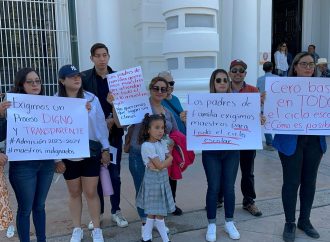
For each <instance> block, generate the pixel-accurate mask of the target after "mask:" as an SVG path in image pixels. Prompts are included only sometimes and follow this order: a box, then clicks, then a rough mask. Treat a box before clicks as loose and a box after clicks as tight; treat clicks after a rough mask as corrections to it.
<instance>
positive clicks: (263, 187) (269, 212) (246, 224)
mask: <svg viewBox="0 0 330 242" xmlns="http://www.w3.org/2000/svg"><path fill="white" fill-rule="evenodd" d="M328 141H330V139H329V140H328ZM329 143H330V142H328V144H329ZM55 179H56V176H55V177H54V180H55ZM239 181H240V174H238V177H237V182H236V210H235V221H236V222H237V224H236V225H237V227H238V230H239V232H240V233H241V239H240V241H243V242H250V241H251V242H252V241H253V242H268V241H269V242H276V241H282V239H281V234H282V230H283V223H284V222H283V221H284V215H283V208H282V203H281V197H280V191H281V185H282V168H281V165H280V161H279V159H278V155H277V152H272V151H264V150H261V151H258V153H257V157H256V162H255V181H256V192H257V200H256V204H257V205H258V207H259V208H260V209H261V210H262V212H263V216H262V217H260V218H255V217H253V216H251V215H250V214H248V213H247V212H246V211H245V210H243V209H242V208H241V207H242V206H241V201H242V195H241V191H240V185H239ZM177 194H178V195H177V204H178V206H179V207H181V208H182V209H183V210H184V215H183V216H180V217H176V216H169V217H168V218H167V225H168V227H169V228H170V233H171V239H172V242H181V241H191V242H195V241H196V242H197V241H198V242H200V241H205V232H206V227H207V219H206V213H205V210H204V206H205V194H206V178H205V174H204V171H203V167H202V164H201V156H200V155H197V157H196V160H195V163H194V165H193V166H192V167H190V168H189V169H188V170H187V171H186V173H185V174H184V179H183V180H182V181H180V182H179V183H178V192H177ZM134 196H135V191H134V186H133V181H132V178H131V175H130V173H129V171H128V161H127V156H124V157H123V161H122V202H121V208H122V211H123V214H124V215H125V216H126V218H127V219H128V221H129V226H128V227H127V228H118V227H116V226H115V225H114V224H113V223H112V222H111V221H110V217H109V213H110V202H109V200H108V201H106V214H107V215H108V216H105V219H104V221H103V231H104V235H105V240H106V241H113V242H117V241H120V242H126V241H127V242H137V241H139V239H140V222H139V221H138V216H137V212H136V210H135V206H134V200H135V199H134ZM67 198H68V195H67V189H66V186H65V182H64V180H63V178H62V177H61V178H60V179H59V181H58V182H57V183H54V184H53V185H52V187H51V190H50V193H49V196H48V200H47V236H48V240H47V241H49V242H53V241H54V242H55V241H69V240H70V234H71V231H72V223H71V220H70V215H69V210H68V205H67V200H68V199H67ZM11 199H12V204H15V199H14V196H13V195H12V197H11ZM13 207H15V206H13ZM297 208H298V209H299V205H298V206H297ZM329 216H330V155H329V153H327V154H326V155H325V156H324V158H323V160H322V163H321V166H320V169H319V174H318V180H317V193H316V196H315V201H314V208H313V211H312V218H311V219H312V222H313V224H314V225H315V227H316V228H317V229H318V230H319V232H320V234H321V238H320V239H318V240H313V239H310V238H309V237H307V236H306V235H305V234H303V233H302V232H301V231H299V230H297V239H296V241H297V242H307V241H322V242H323V241H324V242H325V241H327V242H329V241H330V223H329ZM217 217H218V222H217V225H218V226H217V237H218V240H217V241H231V239H229V238H228V236H227V235H226V234H225V232H224V230H223V223H224V213H223V209H222V208H221V209H219V210H218V215H217ZM82 221H83V223H84V230H85V239H84V240H83V241H85V242H87V241H92V239H91V237H90V233H89V232H88V230H87V228H86V225H87V224H88V222H89V216H88V213H87V210H86V204H85V206H84V211H83V219H82ZM31 235H32V238H33V239H35V237H34V231H33V226H32V228H31ZM154 238H155V239H154V241H155V242H160V241H161V240H160V239H159V236H158V234H157V233H156V232H155V233H154ZM0 241H13V242H14V241H18V239H17V236H15V237H14V238H12V239H7V238H6V237H4V232H0ZM34 241H36V240H34Z"/></svg>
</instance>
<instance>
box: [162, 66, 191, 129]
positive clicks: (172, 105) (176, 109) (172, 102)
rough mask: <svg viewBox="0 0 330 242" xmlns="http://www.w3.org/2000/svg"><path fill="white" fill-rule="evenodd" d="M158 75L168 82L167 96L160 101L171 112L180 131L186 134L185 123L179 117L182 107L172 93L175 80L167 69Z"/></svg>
mask: <svg viewBox="0 0 330 242" xmlns="http://www.w3.org/2000/svg"><path fill="white" fill-rule="evenodd" d="M158 76H159V77H163V78H164V79H165V80H166V81H167V82H168V84H169V88H168V92H167V97H166V98H165V99H164V100H163V101H162V105H163V106H164V107H166V108H167V109H169V110H170V111H171V112H172V113H173V115H174V118H175V121H176V123H177V125H178V128H179V130H180V132H181V133H183V134H186V125H185V124H184V122H183V121H182V120H181V118H180V113H181V112H183V108H182V105H181V102H180V100H179V98H178V97H177V96H175V95H174V94H173V91H174V85H175V81H174V80H173V77H172V74H171V72H169V71H162V72H160V73H159V74H158Z"/></svg>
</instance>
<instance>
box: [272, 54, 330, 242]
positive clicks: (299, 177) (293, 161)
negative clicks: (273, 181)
mask: <svg viewBox="0 0 330 242" xmlns="http://www.w3.org/2000/svg"><path fill="white" fill-rule="evenodd" d="M289 76H290V77H310V80H311V82H312V81H313V77H314V76H315V62H314V58H313V55H312V54H310V53H307V52H302V53H299V54H297V55H296V57H295V58H294V59H293V63H292V66H291V68H290V70H289ZM273 146H274V147H275V148H276V149H277V150H278V154H279V157H280V159H281V164H282V169H283V186H282V203H283V208H284V213H285V225H284V231H283V240H284V241H285V242H293V241H294V240H295V233H296V204H297V193H298V189H299V188H300V189H299V198H300V211H299V218H298V228H299V229H301V230H302V231H304V232H305V233H306V234H307V235H308V236H310V237H312V238H319V237H320V235H319V233H318V232H317V231H316V229H315V228H314V227H313V225H312V224H311V221H310V214H311V209H312V205H313V200H314V195H315V187H316V178H317V172H318V168H319V164H320V162H321V159H322V156H323V154H324V153H325V151H326V149H327V145H326V140H325V136H323V135H288V134H276V135H275V137H274V141H273Z"/></svg>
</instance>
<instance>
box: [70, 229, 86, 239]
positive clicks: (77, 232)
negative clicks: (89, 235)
mask: <svg viewBox="0 0 330 242" xmlns="http://www.w3.org/2000/svg"><path fill="white" fill-rule="evenodd" d="M83 237H84V232H83V230H82V229H81V228H74V229H73V232H72V236H71V239H70V242H80V241H81V240H82V239H83Z"/></svg>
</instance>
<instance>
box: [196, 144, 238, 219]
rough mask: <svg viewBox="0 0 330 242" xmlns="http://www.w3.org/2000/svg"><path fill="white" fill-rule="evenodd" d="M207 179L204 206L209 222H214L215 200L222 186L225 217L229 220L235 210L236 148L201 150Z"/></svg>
mask: <svg viewBox="0 0 330 242" xmlns="http://www.w3.org/2000/svg"><path fill="white" fill-rule="evenodd" d="M202 162H203V167H204V170H205V174H206V179H207V193H206V207H207V219H208V221H209V223H215V222H216V212H217V200H218V194H219V191H220V186H222V187H223V196H224V208H225V218H226V220H227V221H230V220H232V219H233V217H234V210H235V181H236V176H237V170H238V165H239V151H237V150H209V151H203V152H202ZM220 182H223V184H220Z"/></svg>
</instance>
